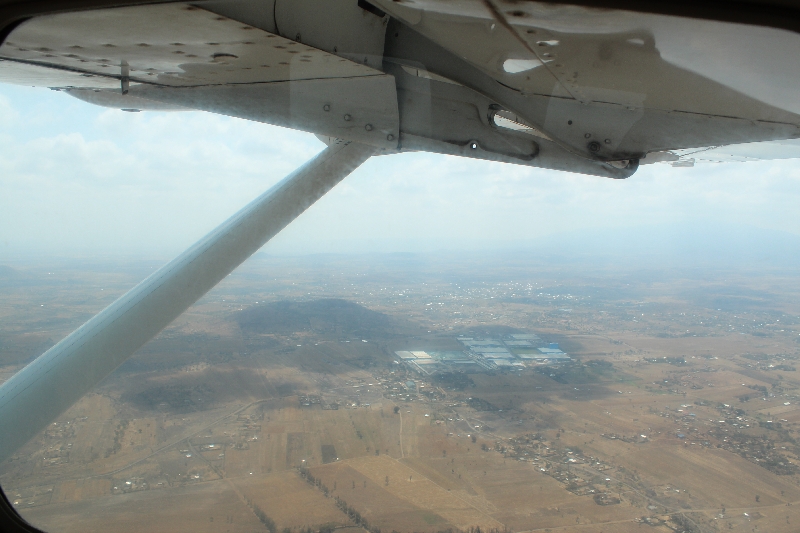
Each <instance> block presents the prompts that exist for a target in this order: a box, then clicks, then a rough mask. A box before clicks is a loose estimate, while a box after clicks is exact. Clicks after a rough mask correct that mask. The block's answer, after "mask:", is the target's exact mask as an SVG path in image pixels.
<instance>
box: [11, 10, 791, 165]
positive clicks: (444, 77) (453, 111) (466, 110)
mask: <svg viewBox="0 0 800 533" xmlns="http://www.w3.org/2000/svg"><path fill="white" fill-rule="evenodd" d="M3 35H4V37H5V38H4V39H3V42H2V46H0V81H2V82H8V83H22V84H26V85H36V86H46V87H51V88H54V89H56V90H61V91H64V92H66V93H67V94H70V95H72V96H75V97H78V98H81V99H83V100H85V101H88V102H91V103H95V104H98V105H104V106H109V107H117V108H120V109H126V110H150V109H152V110H170V109H172V110H176V109H198V110H204V111H209V112H214V113H221V114H226V115H231V116H236V117H241V118H246V119H250V120H255V121H260V122H264V123H270V124H277V125H280V126H285V127H290V128H296V129H300V130H304V131H308V132H312V133H315V134H318V135H320V136H324V137H331V138H342V139H348V140H352V141H358V142H363V143H367V144H369V145H372V146H375V147H376V148H379V149H380V150H381V151H382V153H397V152H406V151H431V152H438V153H444V154H452V155H460V156H466V157H472V158H478V159H488V160H496V161H503V162H509V163H516V164H521V165H528V166H534V167H542V168H550V169H558V170H566V171H572V172H582V173H587V174H595V175H600V176H606V177H613V178H625V177H628V176H630V175H631V174H633V173H634V172H635V171H636V169H637V167H638V165H639V164H640V163H642V164H645V163H649V162H662V161H668V162H672V163H673V164H678V165H680V164H682V163H681V162H685V161H688V159H690V158H689V157H686V156H685V153H695V152H697V151H698V149H702V150H705V151H706V152H707V150H708V149H710V147H713V149H714V151H715V153H718V152H717V150H718V149H719V147H721V146H728V145H737V146H738V145H741V144H745V143H757V142H759V143H760V142H771V141H776V140H781V141H782V140H787V139H796V138H800V114H798V113H800V103H798V102H800V98H798V96H799V95H798V90H797V84H796V83H795V81H796V79H797V77H798V74H800V36H798V34H797V33H796V32H793V31H789V30H787V29H782V28H775V27H766V26H755V25H747V24H742V23H731V22H720V21H711V20H698V19H692V18H685V17H679V16H671V15H664V14H658V13H642V12H633V11H626V10H621V9H602V10H601V9H597V8H594V7H585V6H579V5H563V4H557V3H556V4H554V3H550V2H533V1H526V2H519V1H506V0H491V1H488V0H415V1H414V2H395V1H391V0H371V1H370V2H367V1H365V0H337V1H321V0H269V1H262V0H214V1H208V2H197V3H195V4H188V3H181V2H173V3H159V4H155V5H135V6H128V7H116V8H106V9H84V10H70V11H68V12H61V13H52V14H46V15H41V16H36V17H31V18H27V19H24V20H20V21H15V24H14V25H13V27H9V28H7V29H6V31H4V33H3ZM772 146H773V148H771V149H770V150H760V151H759V153H761V154H762V155H766V154H767V153H770V154H778V153H781V154H792V153H794V152H792V150H791V149H790V148H787V150H786V151H781V149H780V147H782V146H784V145H772ZM786 146H791V145H786ZM687 150H688V152H687ZM706 152H704V153H706ZM707 155H710V153H708V154H707ZM790 157H793V156H790ZM745 159H747V158H745Z"/></svg>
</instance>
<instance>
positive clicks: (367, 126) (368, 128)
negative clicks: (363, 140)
mask: <svg viewBox="0 0 800 533" xmlns="http://www.w3.org/2000/svg"><path fill="white" fill-rule="evenodd" d="M364 129H365V130H367V131H372V124H367V125H366V126H364Z"/></svg>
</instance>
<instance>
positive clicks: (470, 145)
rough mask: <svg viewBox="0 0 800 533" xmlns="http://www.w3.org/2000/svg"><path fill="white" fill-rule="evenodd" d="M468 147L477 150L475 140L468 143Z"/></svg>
mask: <svg viewBox="0 0 800 533" xmlns="http://www.w3.org/2000/svg"><path fill="white" fill-rule="evenodd" d="M469 147H470V148H472V149H473V150H477V149H478V143H476V142H475V141H472V142H471V143H469Z"/></svg>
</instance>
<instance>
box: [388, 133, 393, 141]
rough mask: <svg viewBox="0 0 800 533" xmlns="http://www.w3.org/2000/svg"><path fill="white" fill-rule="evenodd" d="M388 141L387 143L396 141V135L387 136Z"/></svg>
mask: <svg viewBox="0 0 800 533" xmlns="http://www.w3.org/2000/svg"><path fill="white" fill-rule="evenodd" d="M386 140H387V141H393V140H394V135H392V134H391V133H390V134H389V135H387V136H386Z"/></svg>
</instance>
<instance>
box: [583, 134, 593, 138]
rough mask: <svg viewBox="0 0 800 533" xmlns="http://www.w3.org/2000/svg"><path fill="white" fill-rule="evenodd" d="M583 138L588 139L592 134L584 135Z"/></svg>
mask: <svg viewBox="0 0 800 533" xmlns="http://www.w3.org/2000/svg"><path fill="white" fill-rule="evenodd" d="M583 136H584V137H585V138H587V139H588V138H589V137H591V136H592V134H591V133H584V134H583Z"/></svg>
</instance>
